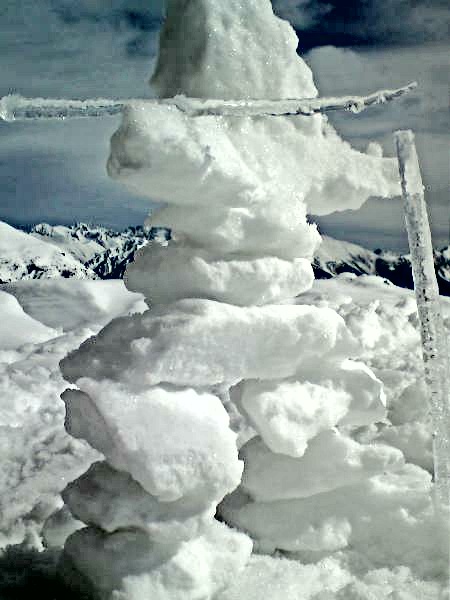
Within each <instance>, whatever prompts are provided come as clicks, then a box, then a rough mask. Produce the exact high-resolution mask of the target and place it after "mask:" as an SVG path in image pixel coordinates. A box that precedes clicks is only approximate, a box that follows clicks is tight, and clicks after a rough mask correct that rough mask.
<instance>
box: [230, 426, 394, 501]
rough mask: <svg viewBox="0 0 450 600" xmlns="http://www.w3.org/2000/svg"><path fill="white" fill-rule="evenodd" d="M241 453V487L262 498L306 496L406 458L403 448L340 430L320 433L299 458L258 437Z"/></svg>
mask: <svg viewBox="0 0 450 600" xmlns="http://www.w3.org/2000/svg"><path fill="white" fill-rule="evenodd" d="M240 457H241V458H242V460H243V461H244V464H245V471H244V475H243V478H242V489H243V490H244V491H245V492H247V493H248V494H250V495H251V497H252V498H253V499H254V500H256V501H258V502H272V501H274V500H289V499H293V498H307V497H309V496H313V495H315V494H321V493H322V492H329V491H331V490H334V489H337V488H340V487H345V486H347V485H354V484H355V483H358V482H360V481H363V480H365V479H367V478H370V477H372V476H373V475H377V474H380V473H382V472H383V471H384V470H385V469H388V470H395V469H399V468H400V467H401V466H403V464H404V459H403V454H402V453H401V452H400V450H397V449H395V448H392V447H390V446H386V445H382V444H372V445H362V444H359V443H358V442H355V441H353V440H352V439H351V438H349V437H347V436H345V435H342V434H340V433H339V431H337V430H329V431H324V432H322V433H321V434H319V435H318V436H316V437H315V438H314V439H313V440H311V442H310V443H309V445H308V448H307V450H306V452H305V453H304V455H303V456H302V457H299V458H292V457H290V456H285V455H283V454H277V453H274V452H271V451H270V450H269V448H267V446H266V445H265V444H264V442H263V441H262V440H261V439H260V438H253V439H252V440H251V441H249V442H248V443H247V444H245V446H243V447H242V448H241V451H240Z"/></svg>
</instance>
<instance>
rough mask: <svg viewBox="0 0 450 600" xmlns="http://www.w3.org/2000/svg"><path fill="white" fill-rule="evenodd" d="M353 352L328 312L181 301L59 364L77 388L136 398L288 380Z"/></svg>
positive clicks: (120, 326)
mask: <svg viewBox="0 0 450 600" xmlns="http://www.w3.org/2000/svg"><path fill="white" fill-rule="evenodd" d="M356 348H357V342H356V341H355V339H354V338H353V337H352V336H351V335H350V334H349V333H348V331H347V329H346V327H345V324H344V321H343V319H342V318H341V317H340V316H339V315H338V314H337V313H336V312H334V311H333V310H330V309H326V308H324V309H322V308H316V307H312V306H293V305H282V306H274V305H270V306H263V307H249V308H247V307H246V308H240V307H236V306H231V305H228V304H223V303H219V302H213V301H210V300H181V301H179V302H176V303H174V304H170V305H168V306H167V307H160V308H158V309H157V310H152V311H151V312H150V311H147V312H145V313H143V314H142V315H133V316H131V317H126V318H119V319H115V320H114V321H112V322H111V323H109V325H107V326H106V327H105V328H104V329H103V330H102V331H101V332H100V333H99V334H98V335H97V336H96V337H93V338H90V339H89V340H87V341H86V342H84V343H83V344H82V345H81V346H80V348H79V349H78V350H76V351H75V352H72V353H71V354H69V355H68V357H66V358H65V359H64V360H62V361H61V363H60V364H61V369H62V372H63V375H64V377H65V378H66V379H67V380H68V381H70V382H74V383H75V382H77V385H78V386H80V382H79V379H80V378H90V379H94V380H96V381H101V380H102V379H109V380H112V381H123V382H124V383H126V385H127V386H128V387H129V389H130V390H133V389H134V390H136V391H138V390H142V389H143V388H146V387H148V386H151V385H157V384H158V383H160V382H165V383H171V384H174V385H178V386H196V387H202V386H208V387H211V386H214V385H215V384H228V385H233V384H235V383H237V382H238V381H240V380H242V379H249V378H251V379H257V378H262V379H275V378H280V377H289V376H291V375H293V374H294V373H296V372H297V371H298V369H300V368H301V365H302V364H303V363H304V362H305V361H312V360H318V359H319V357H320V360H326V359H327V358H330V357H340V358H341V360H342V359H343V358H344V357H345V356H348V355H349V354H352V353H353V352H355V351H356Z"/></svg>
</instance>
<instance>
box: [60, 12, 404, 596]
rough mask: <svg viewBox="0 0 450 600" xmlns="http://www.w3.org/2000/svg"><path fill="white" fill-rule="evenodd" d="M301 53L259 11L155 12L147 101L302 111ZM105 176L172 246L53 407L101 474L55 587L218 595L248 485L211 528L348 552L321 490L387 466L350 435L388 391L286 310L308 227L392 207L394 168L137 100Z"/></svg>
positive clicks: (162, 250) (85, 481) (311, 243)
mask: <svg viewBox="0 0 450 600" xmlns="http://www.w3.org/2000/svg"><path fill="white" fill-rule="evenodd" d="M296 46H297V38H296V36H295V33H294V31H293V30H292V28H291V27H290V26H289V25H288V23H286V22H284V21H282V20H280V19H278V18H277V17H275V16H274V14H273V12H272V8H271V4H270V2H269V0H246V1H245V2H242V0H227V2H223V0H191V1H188V2H186V1H185V0H169V1H168V11H167V22H166V25H165V27H164V29H163V32H162V36H161V47H160V55H159V62H158V64H157V67H156V71H155V74H154V77H153V86H154V88H155V89H156V90H157V93H158V94H159V96H160V97H170V96H174V95H176V94H184V95H186V96H188V97H197V98H218V99H239V98H263V99H264V98H266V99H272V98H303V97H315V96H316V95H317V90H316V88H315V86H314V83H313V79H312V75H311V71H310V70H309V68H308V67H307V66H306V64H305V63H304V62H303V61H302V59H301V58H299V56H298V55H297V54H296ZM108 169H109V173H110V175H111V176H112V177H113V178H115V179H117V180H118V181H120V182H122V183H124V184H126V185H127V186H129V187H130V188H132V189H133V190H134V191H137V192H139V193H141V194H144V195H146V196H148V197H149V198H151V199H152V200H161V201H164V202H165V203H166V205H165V207H164V208H163V209H161V210H160V211H159V212H158V213H154V214H153V215H152V217H151V223H152V225H155V226H156V225H161V226H167V227H170V228H171V230H172V240H171V241H170V243H169V244H168V245H163V244H158V243H156V242H151V243H149V244H148V245H147V246H145V247H144V248H143V249H141V251H140V252H139V254H138V256H137V258H136V260H135V262H134V263H132V264H131V265H130V266H129V267H128V269H127V273H126V285H127V287H128V289H129V290H132V291H138V292H142V293H143V294H144V295H145V297H146V298H147V299H148V302H149V304H150V306H151V308H150V310H148V311H147V312H145V313H143V314H137V315H133V316H129V317H124V318H119V319H115V320H114V321H112V322H111V323H110V324H109V325H107V326H106V327H105V328H104V329H103V330H102V331H101V332H100V333H99V334H98V335H97V336H95V337H93V338H91V339H89V340H87V341H86V342H85V343H83V344H82V346H81V347H80V348H79V349H78V350H77V351H75V352H73V353H72V354H70V355H69V356H68V357H67V358H66V359H64V360H63V361H62V363H61V367H62V371H63V374H64V376H65V378H66V379H67V380H68V381H69V382H71V383H72V384H74V385H75V386H76V389H74V388H71V389H69V390H66V392H64V394H63V399H64V402H65V403H66V408H67V418H66V428H67V430H68V431H69V432H70V433H71V434H72V435H73V436H75V437H78V438H83V439H85V440H87V441H88V442H89V444H91V445H92V446H93V447H94V448H96V449H97V450H99V451H100V452H101V453H103V454H104V456H105V461H104V462H99V463H96V464H94V465H93V466H92V467H91V468H90V469H89V470H88V471H87V473H85V474H84V475H83V476H82V477H80V478H79V479H78V480H77V481H75V482H73V483H71V484H70V485H69V486H68V488H67V489H66V490H65V492H64V494H63V496H64V499H65V502H66V503H67V505H68V506H69V508H70V510H71V511H72V513H73V515H74V516H75V517H76V518H77V519H79V520H81V521H83V522H84V523H86V524H87V525H88V527H87V528H85V529H82V530H80V531H78V532H76V533H74V534H73V535H72V536H71V537H70V538H69V539H68V541H67V543H66V546H65V552H64V565H65V568H66V570H67V572H68V573H69V572H70V571H74V572H75V573H77V577H78V576H79V574H82V575H83V577H84V578H85V580H86V581H87V582H88V583H89V584H90V585H91V586H92V588H93V589H94V590H95V591H96V593H97V595H98V596H99V597H100V598H109V597H110V596H111V594H112V592H113V590H116V593H115V594H114V596H113V597H114V598H115V599H121V600H122V599H126V600H136V599H138V598H139V599H141V598H145V600H148V599H150V598H152V599H155V600H157V599H158V600H159V599H163V598H164V599H180V600H181V599H183V600H189V599H192V600H194V599H196V600H199V599H207V598H211V597H212V596H213V595H214V594H215V593H216V592H217V591H218V590H220V589H222V588H225V587H226V586H228V585H229V584H230V583H231V582H232V580H233V579H234V578H235V576H236V573H237V572H239V570H241V569H243V567H244V566H245V564H246V562H247V560H248V558H249V556H250V553H251V549H252V540H251V539H250V537H248V536H247V535H246V534H245V533H238V532H237V531H236V530H235V529H231V528H230V527H229V526H228V525H226V524H224V523H220V522H218V521H216V520H215V519H214V514H215V512H216V507H217V505H218V504H219V503H220V502H221V501H222V499H223V498H224V497H225V496H226V495H227V494H229V493H231V492H233V490H235V489H236V488H237V487H238V486H239V484H240V482H241V479H242V483H241V485H240V488H239V489H238V491H237V492H235V493H234V494H232V495H231V496H230V497H228V498H227V500H226V501H225V502H224V503H222V505H221V507H220V511H221V514H222V516H223V518H224V519H225V521H226V522H227V523H229V524H231V525H233V526H237V527H238V528H239V529H241V530H244V531H246V532H247V533H248V534H250V536H251V538H253V540H254V541H256V542H257V543H258V546H259V548H261V549H263V550H264V549H265V550H273V549H275V548H281V549H286V550H305V551H313V552H319V553H320V552H323V551H325V552H327V551H332V550H336V549H337V548H344V547H346V546H347V545H348V544H349V543H351V541H352V535H353V534H354V528H352V525H351V521H352V516H353V515H352V514H351V513H352V512H353V511H354V507H353V506H350V505H347V503H346V499H345V494H343V495H341V496H342V497H341V496H339V498H340V500H339V498H338V500H336V498H335V496H333V494H335V493H336V490H337V489H338V488H339V489H341V488H342V489H348V486H349V485H350V484H352V485H353V484H357V483H359V482H365V481H368V480H369V478H370V477H372V476H373V475H374V474H377V473H381V472H383V471H385V470H387V469H395V468H396V467H398V466H400V465H401V464H402V454H401V452H400V451H397V450H395V449H393V448H390V447H387V446H383V445H381V444H379V445H363V444H360V443H358V442H357V441H355V439H353V438H352V437H351V435H350V432H351V431H352V430H353V429H354V428H356V427H359V426H362V425H368V424H371V423H373V422H376V421H379V420H382V419H383V418H384V416H385V406H384V396H383V391H382V387H381V383H380V382H379V381H378V380H377V379H376V378H375V376H374V375H373V374H372V372H371V371H370V370H369V369H368V368H367V367H365V366H364V365H363V364H359V363H356V362H354V361H352V360H350V359H349V357H351V356H352V355H354V354H355V352H356V349H357V345H358V342H357V340H355V339H354V338H353V337H352V336H351V335H350V333H349V332H348V330H347V329H346V326H345V324H344V321H343V319H342V318H341V317H340V316H338V315H337V313H335V312H334V311H333V310H331V309H327V308H320V307H314V306H306V305H305V306H302V305H301V303H300V304H298V303H297V304H296V302H298V299H297V300H296V301H294V300H293V299H294V297H296V296H298V295H299V294H301V293H302V292H304V291H305V290H308V289H309V288H310V287H311V285H312V282H313V272H312V269H311V266H310V259H311V257H312V255H313V252H314V250H315V248H316V246H317V244H319V243H320V236H319V234H318V232H317V230H316V227H315V226H314V225H311V224H308V223H307V219H306V215H307V213H314V214H326V213H330V212H332V211H335V210H344V209H349V208H358V207H359V206H361V205H362V204H363V202H364V201H365V200H366V199H367V198H368V197H369V196H372V195H391V194H393V193H398V183H397V179H398V175H397V172H396V163H395V161H394V160H391V159H383V158H381V157H380V156H379V154H378V153H377V152H375V153H370V154H363V153H359V152H357V151H355V150H353V149H352V148H351V147H350V146H349V145H348V144H347V143H346V142H344V141H342V140H341V139H340V138H339V136H338V135H337V133H336V132H335V131H334V129H333V128H332V127H331V126H330V125H329V124H328V122H327V119H326V117H324V116H320V115H317V116H312V117H289V118H286V117H260V118H258V117H238V118H236V117H235V118H231V117H211V116H204V117H197V118H192V117H189V116H187V115H185V114H183V113H182V112H181V111H179V110H178V109H177V108H175V107H173V106H169V105H163V104H162V105H155V104H149V103H146V102H145V101H142V102H135V103H133V104H132V105H131V106H130V107H128V108H127V109H126V111H125V114H124V117H123V121H122V124H121V126H120V128H119V130H118V131H117V132H116V133H115V134H114V136H113V138H112V141H111V155H110V158H109V162H108ZM227 413H228V414H227ZM230 418H231V427H230ZM232 428H233V429H234V430H235V431H234V432H233V431H232ZM237 434H238V435H237ZM238 445H239V446H242V447H241V449H240V459H241V460H239V459H238V448H237V446H238ZM364 489H365V488H363V487H362V488H361V490H363V491H361V492H360V496H361V498H360V502H361V506H362V507H363V508H361V509H360V511H362V512H363V513H364V506H366V505H367V502H366V501H365V496H366V495H370V486H367V489H366V491H365V492H364ZM336 501H338V502H340V505H339V514H340V515H341V518H337V517H335V516H333V518H331V519H330V518H329V510H328V508H327V507H329V506H330V503H332V502H336ZM375 503H376V500H375ZM369 506H370V502H369ZM381 510H382V509H381ZM333 514H334V512H333ZM363 516H364V515H363ZM362 522H364V520H362ZM74 579H76V577H74Z"/></svg>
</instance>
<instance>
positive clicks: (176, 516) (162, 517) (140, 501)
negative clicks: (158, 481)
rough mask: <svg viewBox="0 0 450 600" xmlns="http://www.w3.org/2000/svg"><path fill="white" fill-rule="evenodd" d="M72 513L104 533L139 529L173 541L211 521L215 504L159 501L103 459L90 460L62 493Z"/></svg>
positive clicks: (156, 538)
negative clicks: (98, 460) (88, 464)
mask: <svg viewBox="0 0 450 600" xmlns="http://www.w3.org/2000/svg"><path fill="white" fill-rule="evenodd" d="M62 497H63V500H64V501H65V503H66V504H67V506H68V507H69V508H70V511H71V512H72V514H73V515H74V516H75V517H76V518H77V519H79V520H80V521H83V522H84V523H86V524H88V525H93V526H97V527H100V528H101V529H103V530H104V531H107V532H108V533H112V532H113V531H116V530H118V529H141V530H142V531H145V532H147V533H148V534H149V536H150V537H151V539H152V540H154V541H159V542H166V543H167V542H176V541H180V540H188V539H190V538H193V537H196V536H198V535H199V534H200V532H201V531H202V530H204V529H205V528H206V526H207V525H209V524H210V523H211V522H212V519H213V517H214V513H215V511H216V504H215V503H211V502H210V503H209V504H208V502H207V501H205V503H204V506H203V507H202V506H200V505H199V502H198V500H197V499H194V501H193V502H190V500H189V498H184V497H183V498H181V499H180V500H175V501H173V502H161V501H159V500H158V499H157V498H156V497H155V496H152V495H150V494H148V493H147V492H146V491H145V490H144V489H143V488H142V486H140V485H139V484H138V483H137V482H136V481H134V479H132V477H131V476H130V475H128V473H124V472H121V471H117V470H116V469H113V468H112V467H110V466H109V465H108V464H107V463H106V462H97V463H94V464H93V465H92V466H91V468H90V469H89V470H88V471H87V472H86V473H85V474H84V475H82V476H81V477H79V478H78V479H76V480H75V481H73V482H72V483H70V484H69V485H68V486H67V487H66V489H65V490H64V492H63V493H62Z"/></svg>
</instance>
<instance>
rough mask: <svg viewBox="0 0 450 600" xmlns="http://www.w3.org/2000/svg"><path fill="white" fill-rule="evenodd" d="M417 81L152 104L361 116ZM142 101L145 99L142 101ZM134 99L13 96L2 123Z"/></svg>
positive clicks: (106, 111) (244, 112)
mask: <svg viewBox="0 0 450 600" xmlns="http://www.w3.org/2000/svg"><path fill="white" fill-rule="evenodd" d="M416 86H417V84H416V83H415V82H412V83H409V84H408V85H406V86H404V87H401V88H398V89H396V90H379V91H377V92H374V93H373V94H370V95H368V96H343V97H340V98H293V99H287V100H205V99H201V98H187V97H186V96H175V97H174V98H164V99H162V100H156V99H153V100H152V99H149V100H145V101H146V102H149V103H155V104H168V105H173V106H175V107H176V108H178V110H180V111H182V112H184V113H186V114H187V115H189V116H190V117H200V116H236V117H239V116H259V115H261V116H263V115H267V116H283V115H302V116H311V115H314V114H317V113H326V112H331V111H336V110H348V111H351V112H353V113H355V114H356V113H360V112H362V111H363V110H365V109H366V108H368V107H370V106H374V105H376V104H383V103H385V102H388V101H390V100H394V99H395V98H399V97H400V96H403V95H404V94H406V93H408V92H409V91H411V90H413V89H414V88H415V87H416ZM141 101H142V100H141ZM132 102H133V100H132V99H122V100H108V99H103V98H100V99H93V100H66V99H51V98H23V97H22V96H17V95H11V96H4V97H3V98H0V120H3V121H8V122H11V121H25V120H43V119H61V120H64V119H70V118H77V117H102V116H107V115H116V114H118V113H120V112H122V110H123V109H124V107H126V106H127V104H130V103H132Z"/></svg>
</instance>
